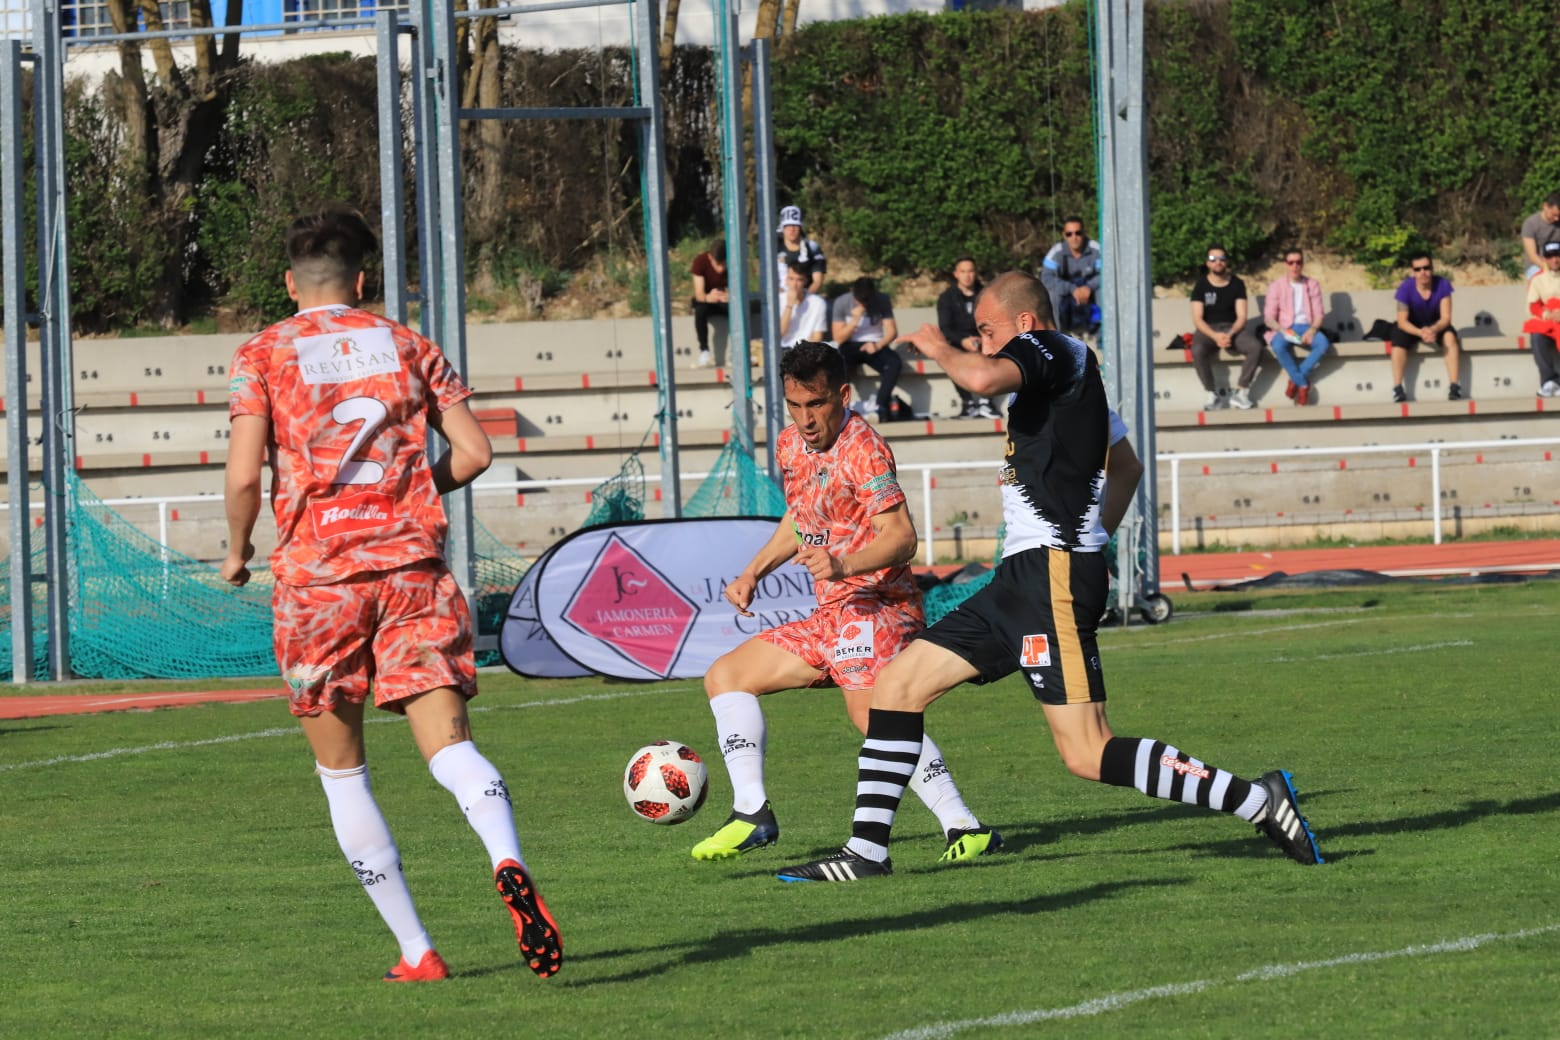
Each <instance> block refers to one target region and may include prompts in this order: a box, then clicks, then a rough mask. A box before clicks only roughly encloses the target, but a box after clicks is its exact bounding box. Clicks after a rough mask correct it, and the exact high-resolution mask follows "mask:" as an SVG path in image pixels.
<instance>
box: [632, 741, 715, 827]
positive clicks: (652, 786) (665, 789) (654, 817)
mask: <svg viewBox="0 0 1560 1040" xmlns="http://www.w3.org/2000/svg"><path fill="white" fill-rule="evenodd" d="M708 780H709V775H708V774H707V773H706V772H705V770H704V760H703V759H702V758H700V757H699V755H698V753H697V752H695V751H694V750H693V748H691V747H689V746H688V745H686V744H679V743H677V741H675V740H658V741H656V742H655V743H654V744H646V745H645V746H644V747H642V748H640V749H639V750H638V751H635V752H634V755H633V757H632V758H630V759H629V760H628V768H627V769H625V770H623V796H624V797H625V798H627V799H628V807H629V808H630V809H632V810H634V813H635V814H636V815H638V816H639V817H640V818H641V819H645V820H649V821H650V822H651V823H667V824H671V823H682V822H683V821H684V820H686V819H689V818H690V817H692V816H693V814H694V813H696V812H698V811H699V806H701V805H703V804H704V796H705V795H706V794H708V793H709V784H708Z"/></svg>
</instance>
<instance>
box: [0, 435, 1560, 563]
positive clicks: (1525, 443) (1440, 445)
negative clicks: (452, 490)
mask: <svg viewBox="0 0 1560 1040" xmlns="http://www.w3.org/2000/svg"><path fill="white" fill-rule="evenodd" d="M1556 446H1560V437H1529V438H1509V439H1504V440H1480V441H1440V442H1428V441H1427V442H1423V443H1416V444H1389V445H1354V446H1346V447H1336V448H1290V449H1281V450H1272V451H1269V450H1262V451H1252V452H1241V451H1218V452H1184V453H1179V454H1161V455H1159V456H1157V461H1158V463H1159V472H1160V475H1161V476H1164V475H1165V473H1166V472H1167V469H1166V467H1168V474H1169V489H1168V490H1169V506H1170V517H1169V527H1170V536H1171V551H1172V552H1174V553H1179V552H1180V551H1181V466H1182V464H1183V463H1188V462H1193V463H1202V462H1209V461H1224V462H1229V461H1250V462H1257V461H1269V460H1279V459H1294V458H1337V459H1343V458H1347V457H1350V456H1359V455H1388V456H1392V455H1399V456H1409V457H1414V458H1417V457H1420V456H1425V455H1428V456H1429V458H1430V465H1429V466H1428V467H1424V469H1425V470H1427V471H1428V472H1426V473H1425V480H1426V482H1427V483H1428V484H1429V488H1430V498H1429V501H1431V502H1432V503H1434V504H1435V505H1434V508H1433V509H1432V510H1431V520H1432V531H1433V538H1434V541H1435V543H1436V544H1438V545H1439V544H1440V542H1441V540H1442V533H1443V514H1444V512H1445V507H1443V506H1442V504H1441V470H1442V467H1443V466H1444V465H1445V464H1446V460H1445V457H1446V456H1447V455H1449V454H1452V455H1455V454H1463V453H1476V452H1484V451H1492V450H1512V449H1517V450H1522V449H1529V448H1533V449H1537V448H1554V447H1556ZM996 469H997V464H996V463H995V462H994V461H979V462H928V463H912V464H906V465H902V466H900V474H901V476H902V477H903V476H904V475H907V474H910V473H917V474H919V476H920V488H921V537H922V544H923V545H924V546H925V550H926V551H925V561H926V563H927V564H928V565H930V564H932V563H934V562H936V559H937V548H936V547H937V541H938V539H937V532H938V525H937V524H936V523H935V522H934V520H933V517H934V516H935V515H936V499H937V490H938V489H937V488H936V487H935V479H934V477H935V475H936V474H937V473H939V472H960V471H962V472H980V471H982V470H985V471H989V472H990V473H991V474H992V483H993V485H995V483H996ZM681 476H682V479H683V480H684V481H692V482H696V481H702V480H704V479H705V478H706V477H708V476H709V474H708V473H683V474H681ZM608 479H610V475H609V476H600V477H576V478H569V479H554V480H519V481H506V482H495V483H483V484H481V485H478V486H475V487H474V488H473V489H472V491H473V494H474V495H476V496H481V497H487V496H497V495H513V494H515V493H517V492H523V491H536V490H542V489H549V488H571V487H572V488H591V487H596V486H598V485H600V484H601V483H602V482H604V481H605V480H608ZM658 480H659V475H658V474H655V473H646V474H645V483H646V486H653V485H654V484H655V483H656V482H657V481H658ZM948 493H949V494H957V493H958V492H952V491H950V492H948ZM214 501H218V499H217V497H216V496H214V495H177V496H167V497H145V498H117V499H105V500H104V502H103V504H104V505H107V506H111V507H114V508H116V509H118V508H122V507H125V506H139V507H145V506H154V507H155V508H156V510H157V540H158V541H159V542H160V543H161V544H162V545H163V546H164V547H165V548H166V547H167V546H168V544H169V533H170V524H171V523H172V520H173V517H172V510H173V508H174V507H177V506H180V505H187V504H190V503H206V504H208V505H209V504H211V503H212V502H214ZM1161 501H1163V498H1162V499H1161ZM9 508H10V506H9V505H8V504H7V503H4V502H0V510H5V509H9ZM32 509H34V510H42V509H43V503H42V502H34V503H32Z"/></svg>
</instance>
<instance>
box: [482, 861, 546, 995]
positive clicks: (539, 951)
mask: <svg viewBox="0 0 1560 1040" xmlns="http://www.w3.org/2000/svg"><path fill="white" fill-rule="evenodd" d="M493 883H494V885H496V886H497V888H498V894H499V895H500V896H501V897H503V900H504V905H505V906H507V907H508V908H509V913H510V915H511V916H513V917H514V919H515V938H516V939H518V940H519V943H520V953H521V954H522V955H523V956H524V957H525V965H526V967H528V968H530V969H531V970H532V971H533V972H535V973H536V976H537V978H542V979H545V978H551V977H552V976H553V975H556V974H558V969H559V968H561V967H562V966H563V938H562V936H560V935H559V934H558V923H557V922H556V921H554V920H553V917H552V914H550V913H548V912H547V904H546V903H544V902H542V897H541V894H540V893H538V892H537V891H536V886H535V885H534V884H533V883H532V882H531V878H530V875H528V874H527V873H526V872H525V868H524V867H522V866H521V865H520V864H518V863H516V862H515V861H514V860H512V859H509V860H505V861H504V862H503V863H500V864H499V866H498V870H497V871H495V872H494V875H493Z"/></svg>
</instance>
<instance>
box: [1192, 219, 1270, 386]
mask: <svg viewBox="0 0 1560 1040" xmlns="http://www.w3.org/2000/svg"><path fill="white" fill-rule="evenodd" d="M1192 330H1193V331H1192V365H1193V367H1195V368H1196V369H1197V379H1198V381H1199V382H1201V383H1202V388H1203V389H1204V390H1206V391H1208V400H1207V402H1206V403H1205V404H1204V405H1203V408H1204V409H1213V408H1217V407H1219V405H1220V404H1221V403H1222V398H1220V396H1219V391H1218V388H1217V387H1215V386H1214V384H1213V359H1214V358H1216V357H1218V356H1219V351H1221V350H1228V351H1230V352H1231V353H1236V354H1239V355H1240V356H1241V357H1242V358H1244V359H1245V360H1244V361H1242V362H1241V366H1240V375H1239V377H1237V380H1236V383H1235V392H1234V393H1232V394H1231V395H1230V404H1232V405H1234V406H1235V407H1236V408H1250V407H1252V406H1253V405H1255V404H1256V402H1255V401H1253V400H1252V399H1251V381H1252V380H1253V379H1255V378H1256V376H1257V368H1258V366H1260V365H1261V364H1262V340H1261V338H1260V337H1258V336H1257V334H1256V333H1255V332H1253V331H1251V330H1248V329H1247V328H1246V283H1245V282H1243V281H1241V278H1240V276H1239V275H1236V274H1231V273H1230V254H1229V250H1227V249H1225V248H1224V247H1223V246H1221V245H1211V246H1209V247H1208V269H1207V271H1205V272H1204V273H1203V274H1201V275H1199V276H1198V277H1197V284H1196V285H1194V286H1192Z"/></svg>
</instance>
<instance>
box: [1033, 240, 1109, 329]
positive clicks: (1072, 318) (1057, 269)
mask: <svg viewBox="0 0 1560 1040" xmlns="http://www.w3.org/2000/svg"><path fill="white" fill-rule="evenodd" d="M1100 268H1101V254H1100V244H1099V243H1098V242H1096V241H1094V239H1092V238H1090V237H1089V236H1088V234H1087V233H1086V232H1085V231H1084V230H1083V218H1082V217H1068V218H1067V219H1066V220H1064V221H1062V240H1061V241H1060V242H1058V243H1056V245H1054V246H1052V247H1051V249H1050V251H1049V252H1048V253H1046V254H1045V260H1044V261H1043V262H1042V263H1041V264H1040V280H1041V281H1042V282H1044V283H1045V289H1046V292H1048V293H1050V295H1051V311H1052V313H1054V314H1055V315H1056V328H1057V330H1058V331H1060V332H1087V333H1089V334H1090V335H1094V334H1096V333H1098V332H1099V331H1100V307H1099V302H1100V300H1099V296H1100Z"/></svg>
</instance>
